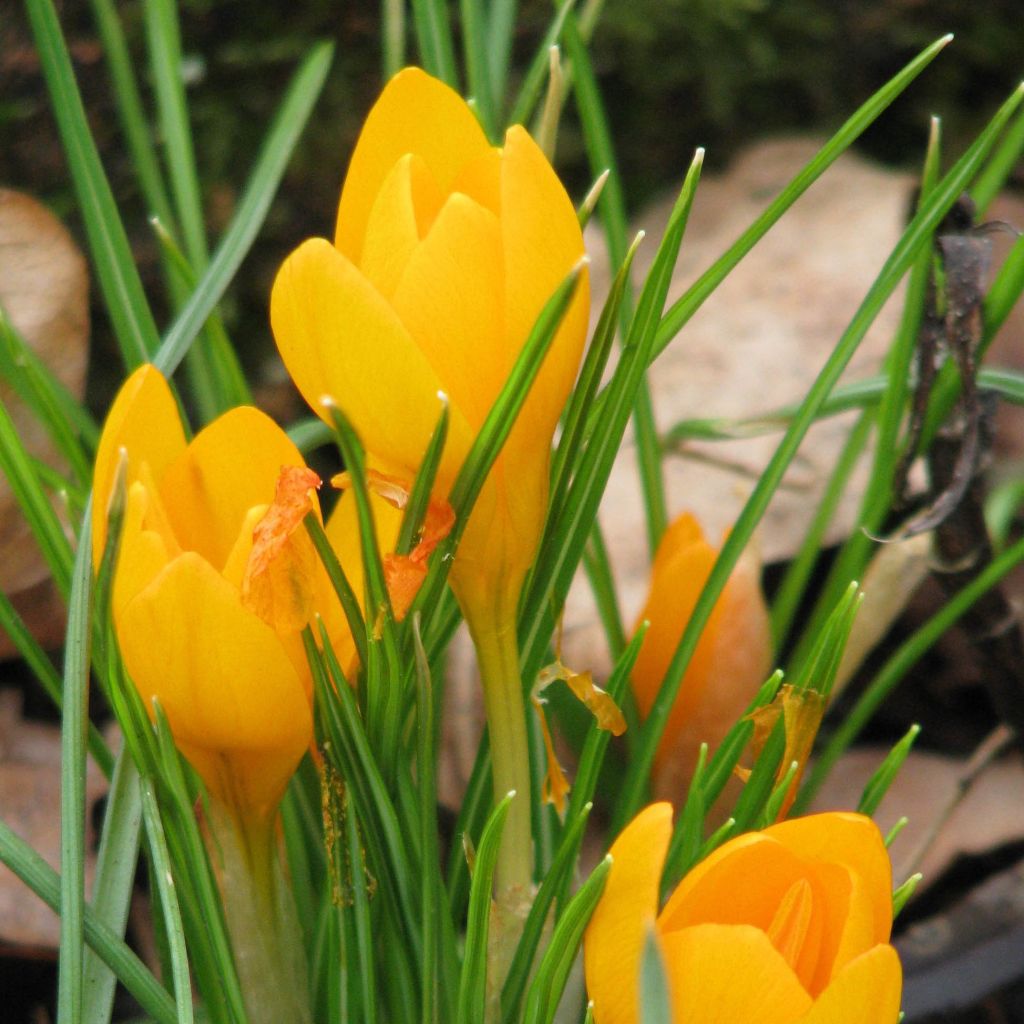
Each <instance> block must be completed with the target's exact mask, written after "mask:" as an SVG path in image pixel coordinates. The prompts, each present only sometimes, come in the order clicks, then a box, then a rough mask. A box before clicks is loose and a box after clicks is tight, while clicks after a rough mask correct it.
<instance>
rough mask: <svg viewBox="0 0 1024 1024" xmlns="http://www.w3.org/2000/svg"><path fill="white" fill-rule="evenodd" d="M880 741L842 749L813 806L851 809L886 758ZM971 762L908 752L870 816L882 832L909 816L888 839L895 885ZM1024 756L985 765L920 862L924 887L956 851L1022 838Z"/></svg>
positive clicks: (971, 851) (974, 850) (987, 847)
mask: <svg viewBox="0 0 1024 1024" xmlns="http://www.w3.org/2000/svg"><path fill="white" fill-rule="evenodd" d="M886 754H888V750H887V749H884V748H875V749H871V748H860V749H857V750H851V751H849V752H848V753H847V754H845V755H844V756H843V758H842V759H841V760H840V761H839V763H838V764H837V765H836V766H835V768H834V769H833V770H832V772H831V773H830V774H829V776H828V779H827V780H826V781H825V784H824V785H823V786H822V788H821V790H820V791H819V792H818V795H817V797H815V800H814V807H813V808H812V809H813V810H816V811H824V810H850V809H851V808H853V807H856V806H857V801H858V800H859V799H860V794H861V792H862V790H863V789H864V785H865V784H866V783H867V781H868V779H870V778H871V775H872V773H873V772H874V771H875V769H877V768H878V766H879V765H880V764H881V763H882V761H883V760H884V758H885V756H886ZM967 767H968V759H966V758H955V757H946V756H944V755H941V754H932V753H926V752H923V751H917V750H914V751H911V753H910V755H909V756H908V757H907V760H906V761H905V762H904V764H903V767H902V768H901V769H900V771H899V774H898V775H897V776H896V779H895V781H894V782H893V784H892V786H891V788H890V789H889V792H888V793H887V794H886V796H885V799H884V800H883V801H882V803H881V804H880V805H879V808H878V811H877V813H876V814H875V815H874V817H875V820H876V821H877V822H878V824H879V827H880V828H881V829H882V831H883V832H886V831H888V830H889V829H890V828H892V826H893V825H895V824H896V822H897V821H898V820H899V818H901V817H902V816H903V815H906V816H907V818H909V819H910V820H909V823H908V824H907V826H906V828H904V829H903V831H902V832H901V833H900V834H899V835H898V836H897V837H896V839H895V840H893V844H892V848H891V849H892V858H893V869H894V877H895V879H896V882H897V884H898V883H900V882H902V881H903V880H904V879H905V878H906V877H907V874H908V873H909V871H910V868H911V865H910V864H909V859H910V858H912V857H913V856H914V855H915V852H916V851H918V850H919V848H920V846H921V843H922V840H923V839H924V838H925V837H926V836H927V835H928V833H929V831H930V829H931V828H932V824H933V822H934V821H935V819H936V817H937V816H938V815H940V814H941V813H942V812H943V810H944V809H945V808H946V806H947V804H948V802H949V801H950V799H951V798H952V797H953V796H954V794H955V793H956V790H957V784H958V781H959V780H960V779H961V777H962V776H963V774H964V772H965V771H966V769H967ZM1022 792H1024V760H1022V758H1021V755H1020V754H1018V753H1012V754H1008V755H1005V756H1004V757H1002V758H1001V759H1000V760H999V761H996V762H995V763H994V764H991V765H989V766H988V767H987V768H986V769H985V770H984V771H983V772H982V773H981V774H980V775H979V776H978V777H977V779H976V780H975V781H974V784H973V785H972V786H971V788H970V789H969V790H968V791H967V794H966V796H965V797H964V798H963V801H962V802H961V803H960V804H959V805H958V806H957V808H956V809H955V810H954V811H953V813H952V815H951V816H950V817H949V819H948V820H947V821H946V822H945V824H944V825H943V826H942V828H941V829H940V830H939V832H938V835H937V836H936V838H935V842H934V843H933V844H932V845H931V847H930V848H929V849H928V852H927V854H926V855H925V857H924V860H923V861H922V862H921V864H920V867H919V868H918V867H914V870H920V871H922V872H923V873H924V880H923V881H922V883H921V885H922V888H924V887H927V886H928V885H929V884H930V883H931V882H934V881H935V880H936V879H937V878H938V877H939V875H940V874H942V872H943V871H944V870H945V869H946V868H948V867H949V866H950V865H951V864H952V863H953V861H954V860H955V859H956V858H957V857H958V856H961V855H973V854H981V853H985V852H986V851H988V850H992V849H995V848H997V847H999V846H1002V845H1004V844H1006V843H1010V842H1019V841H1020V840H1022V839H1024V804H1022V803H1021V799H1020V794H1021V793H1022Z"/></svg>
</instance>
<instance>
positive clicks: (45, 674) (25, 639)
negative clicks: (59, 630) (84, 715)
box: [0, 590, 114, 778]
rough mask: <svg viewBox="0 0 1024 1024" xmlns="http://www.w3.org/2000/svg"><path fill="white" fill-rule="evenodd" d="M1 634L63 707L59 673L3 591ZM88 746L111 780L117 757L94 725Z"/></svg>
mask: <svg viewBox="0 0 1024 1024" xmlns="http://www.w3.org/2000/svg"><path fill="white" fill-rule="evenodd" d="M0 632H3V633H5V634H6V635H7V638H8V639H9V640H10V641H11V643H12V644H13V645H14V648H15V650H16V651H17V652H18V655H19V656H20V657H22V658H24V659H25V662H26V664H27V665H28V667H29V668H30V669H31V670H32V673H33V675H35V677H36V679H37V680H39V683H40V685H41V686H42V687H43V689H44V690H45V691H46V694H47V696H48V697H49V698H50V699H51V700H52V701H53V703H54V706H55V707H57V708H60V707H61V705H62V704H63V702H64V695H63V693H62V692H61V678H60V673H59V672H58V671H57V670H56V668H54V665H53V662H52V661H50V658H49V655H47V653H46V651H44V650H43V649H42V647H40V646H39V643H38V641H37V640H36V638H35V637H34V636H32V634H31V633H30V632H29V630H28V627H27V626H26V625H25V622H24V620H23V619H22V617H21V616H20V615H19V614H18V612H17V609H16V608H15V607H14V605H13V604H11V599H10V598H9V597H8V596H7V595H6V594H5V593H4V592H3V591H2V590H0ZM88 745H89V756H90V757H92V759H93V760H94V761H95V762H96V764H97V765H98V766H99V768H100V770H101V771H102V772H103V774H104V775H105V776H106V777H107V778H110V774H111V772H112V771H113V770H114V758H113V756H112V755H111V753H110V749H109V747H107V744H106V741H105V740H104V739H103V737H102V735H100V732H99V730H98V729H97V728H96V726H95V725H93V724H92V722H90V723H89V736H88Z"/></svg>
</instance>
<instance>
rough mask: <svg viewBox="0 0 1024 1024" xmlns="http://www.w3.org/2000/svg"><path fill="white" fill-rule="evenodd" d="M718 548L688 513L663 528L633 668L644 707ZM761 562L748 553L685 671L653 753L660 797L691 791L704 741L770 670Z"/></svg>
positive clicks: (722, 729) (721, 729) (720, 731)
mask: <svg viewBox="0 0 1024 1024" xmlns="http://www.w3.org/2000/svg"><path fill="white" fill-rule="evenodd" d="M717 557H718V551H717V550H716V549H715V548H714V547H713V546H712V545H711V544H709V543H708V542H707V541H706V540H705V539H704V534H703V532H702V531H701V528H700V525H699V523H698V522H697V520H696V519H695V518H694V517H693V516H692V515H690V514H689V513H684V514H683V515H681V516H680V517H679V518H678V519H676V520H675V522H673V523H672V525H671V526H670V527H669V528H668V529H667V530H666V531H665V534H664V536H663V537H662V539H661V543H660V544H659V545H658V550H657V553H656V554H655V557H654V564H653V566H652V568H651V589H650V593H649V595H648V598H647V603H646V605H645V606H644V609H643V611H642V612H641V614H640V621H643V620H644V619H646V620H648V621H649V622H650V628H649V629H648V630H647V636H646V637H645V639H644V643H643V647H641V649H640V656H639V657H638V658H637V662H636V665H635V667H634V669H633V675H632V680H633V692H634V693H635V695H636V700H637V705H638V706H639V709H640V713H641V714H642V715H644V716H646V715H647V714H648V712H649V711H650V709H651V706H652V705H653V704H654V700H655V698H656V697H657V696H658V691H659V690H660V689H661V684H662V681H663V680H664V678H665V673H666V672H667V671H668V667H669V664H670V663H671V661H672V657H673V655H674V654H675V651H676V647H677V646H678V645H679V641H680V639H681V638H682V635H683V631H684V630H685V629H686V625H687V623H688V622H689V621H690V616H691V615H692V614H693V609H694V606H695V605H696V603H697V598H698V597H699V596H700V592H701V590H702V589H703V587H704V584H705V583H706V582H707V578H708V576H709V575H710V573H711V568H712V566H713V565H714V563H715V559H716V558H717ZM760 569H761V567H760V564H759V562H758V559H757V557H756V555H754V554H753V553H752V552H750V551H748V552H746V553H745V554H744V555H743V557H742V558H741V559H740V561H739V563H738V564H737V566H736V568H735V569H734V570H733V573H732V575H731V576H730V577H729V582H728V583H727V584H726V586H725V589H724V590H723V592H722V594H721V596H720V597H719V599H718V602H717V604H716V605H715V607H714V610H713V611H712V613H711V617H710V618H709V619H708V622H707V625H706V626H705V627H704V631H703V633H702V634H701V638H700V642H699V643H698V645H697V649H696V651H695V652H694V654H693V658H692V659H691V660H690V664H689V667H688V668H687V669H686V674H685V675H684V677H683V681H682V685H681V687H680V690H679V696H678V697H677V698H676V702H675V704H674V705H673V707H672V711H671V713H670V714H669V718H668V722H667V724H666V727H665V732H664V733H663V734H662V739H661V743H660V745H659V746H658V752H657V756H656V758H655V786H656V790H657V793H658V795H659V796H664V797H666V798H669V799H673V800H678V799H679V798H681V797H682V796H683V795H684V794H685V792H686V784H687V782H688V780H689V778H690V776H691V775H692V774H693V770H694V766H695V765H696V763H697V755H698V752H699V750H700V745H701V743H707V744H708V746H709V747H710V748H711V749H712V750H713V749H714V748H715V747H716V746H717V745H718V743H719V742H720V741H721V740H722V738H723V737H724V736H725V734H726V732H728V730H729V729H730V728H731V727H732V726H733V725H734V724H735V722H736V721H737V719H738V718H739V717H740V715H742V713H743V710H744V709H745V708H746V707H747V705H748V704H749V703H750V701H751V699H752V698H753V696H754V694H755V693H756V692H757V688H758V687H759V686H760V685H761V683H763V682H764V681H765V679H766V678H767V677H768V674H769V672H770V670H771V658H772V648H771V626H770V623H769V620H768V610H767V608H766V606H765V602H764V596H763V595H762V593H761V584H760Z"/></svg>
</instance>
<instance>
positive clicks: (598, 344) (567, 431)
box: [545, 233, 644, 530]
mask: <svg viewBox="0 0 1024 1024" xmlns="http://www.w3.org/2000/svg"><path fill="white" fill-rule="evenodd" d="M643 237H644V236H643V233H640V234H638V235H637V237H636V238H635V239H634V241H633V244H632V245H631V246H630V247H629V250H628V251H627V252H626V258H625V259H624V260H623V263H622V266H621V267H619V270H618V273H617V274H616V275H615V280H614V281H613V282H612V287H611V289H610V291H609V292H608V298H607V299H606V300H605V303H604V306H603V307H602V309H601V315H600V316H599V317H598V321H597V326H596V327H595V328H594V335H593V337H592V338H591V339H590V344H589V345H588V346H587V354H586V355H585V356H584V358H583V365H582V366H581V367H580V375H579V378H578V379H577V381H576V387H575V388H573V392H572V394H571V395H570V396H569V402H568V404H567V405H566V408H565V415H564V417H563V419H562V433H561V437H560V438H559V441H558V447H557V448H556V449H555V454H554V455H553V456H552V459H551V495H550V497H549V499H548V507H549V510H548V522H547V524H546V527H545V530H548V529H550V528H551V525H552V522H553V521H557V519H558V516H559V514H560V512H561V509H562V507H563V505H564V503H565V493H566V490H567V489H568V486H569V481H570V479H571V477H572V471H573V468H574V467H575V465H576V460H577V458H578V456H579V452H580V448H581V446H582V445H583V442H584V438H585V431H586V426H587V413H588V411H589V410H590V408H591V406H592V405H593V402H594V397H595V396H596V395H597V390H598V388H599V387H600V384H601V378H602V376H603V375H604V371H605V367H607V365H608V358H609V356H610V355H611V351H612V345H613V344H614V341H615V331H616V328H617V326H618V323H619V312H620V309H621V307H622V298H623V296H624V295H625V292H626V287H627V285H628V283H629V273H630V269H631V268H632V266H633V257H634V256H635V255H636V251H637V249H638V248H639V245H640V242H641V241H642V240H643Z"/></svg>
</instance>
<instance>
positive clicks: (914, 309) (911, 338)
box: [793, 118, 941, 665]
mask: <svg viewBox="0 0 1024 1024" xmlns="http://www.w3.org/2000/svg"><path fill="white" fill-rule="evenodd" d="M940 143H941V135H940V126H939V121H938V119H936V118H933V119H932V123H931V132H930V134H929V139H928V150H927V153H926V154H925V161H924V168H923V171H922V174H921V188H920V193H919V198H918V209H920V207H921V204H922V203H924V202H925V201H926V200H927V198H928V196H930V195H931V193H932V191H933V190H934V188H935V185H936V183H937V182H938V178H939V158H940ZM933 250H934V242H929V244H928V245H927V246H924V247H922V249H921V251H920V252H919V253H918V255H917V258H916V259H915V260H914V264H913V267H912V268H911V271H910V279H909V281H908V283H907V291H906V296H905V298H904V303H903V315H902V317H901V320H900V327H899V331H898V332H897V334H896V340H895V342H894V343H893V345H892V347H891V348H890V350H889V352H888V354H887V356H886V367H885V369H886V377H887V381H888V383H887V386H886V388H885V390H884V391H883V393H882V398H881V401H880V402H879V405H878V408H877V410H876V411H875V414H874V416H873V419H874V421H875V424H876V426H877V437H876V440H875V446H874V452H873V455H872V459H871V472H870V474H869V477H868V483H867V486H866V487H865V489H864V496H863V498H862V499H861V502H860V508H859V510H858V514H857V526H858V529H855V530H853V531H852V532H851V534H850V536H849V537H848V538H847V540H846V541H845V543H844V544H843V546H842V548H841V550H840V552H839V554H838V556H837V557H836V558H835V560H834V561H833V563H832V567H831V569H830V570H829V572H828V575H827V577H826V579H825V583H824V585H823V586H822V587H821V589H820V594H819V597H818V600H817V601H816V603H815V606H814V609H813V611H812V612H811V614H810V616H809V617H808V620H807V625H806V627H805V629H804V633H803V636H802V637H801V639H800V643H799V644H798V645H797V648H796V650H795V652H794V654H793V663H794V664H795V665H799V664H800V662H801V661H802V660H803V658H804V657H805V656H806V653H807V649H808V647H809V646H810V644H811V643H812V642H813V638H814V637H815V636H816V635H817V634H818V632H819V631H820V629H821V626H822V623H823V622H824V620H825V617H826V616H827V615H828V614H829V612H830V609H831V608H832V606H833V605H834V604H835V602H836V601H837V600H838V599H839V595H840V593H841V592H842V590H843V588H844V587H846V585H847V583H848V582H849V580H851V579H853V578H855V577H857V578H859V577H861V576H862V575H863V574H864V571H865V568H866V566H867V563H868V561H869V559H870V557H871V552H872V550H873V548H874V547H875V541H874V539H873V538H874V536H875V535H876V534H877V533H878V532H879V530H880V529H881V528H882V526H883V524H884V522H885V517H886V516H887V515H888V514H889V510H890V509H891V507H892V504H893V500H894V498H895V497H897V496H896V495H894V494H893V484H894V477H895V473H896V467H897V464H898V462H899V459H900V457H901V448H902V447H903V446H902V445H901V444H900V425H901V422H902V419H903V415H904V411H905V409H906V406H907V397H908V393H909V380H910V369H911V362H912V360H913V355H914V352H915V350H916V348H917V345H918V340H919V335H920V331H921V323H922V320H923V317H924V312H925V303H926V301H927V296H928V290H929V282H930V281H931V278H932V272H933V259H934V254H933Z"/></svg>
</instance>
